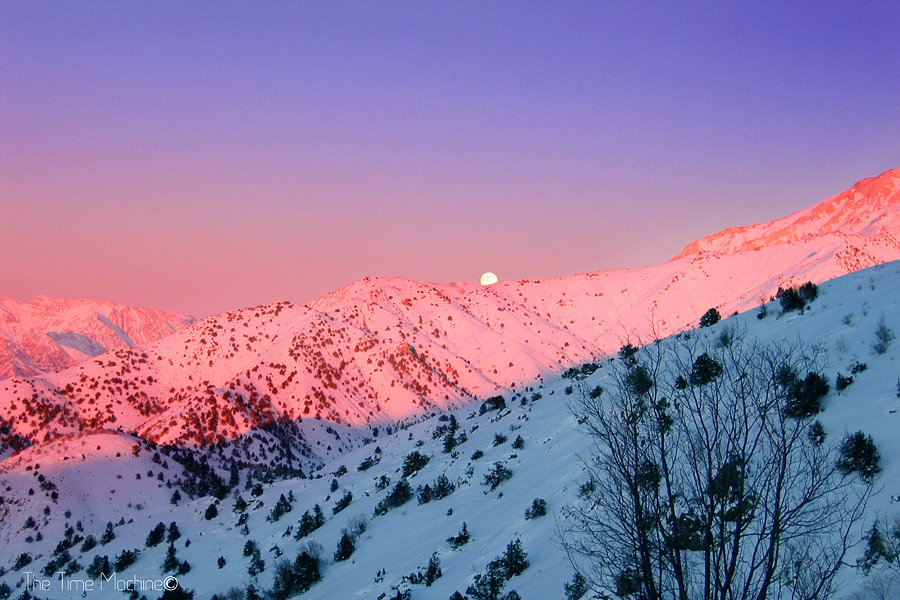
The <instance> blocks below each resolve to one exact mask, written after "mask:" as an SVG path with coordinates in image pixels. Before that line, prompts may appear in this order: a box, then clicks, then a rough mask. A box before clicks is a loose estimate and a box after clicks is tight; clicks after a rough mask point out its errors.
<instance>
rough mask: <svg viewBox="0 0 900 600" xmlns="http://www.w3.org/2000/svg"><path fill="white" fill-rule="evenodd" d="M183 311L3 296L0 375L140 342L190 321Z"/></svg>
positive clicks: (25, 373) (45, 368) (37, 370)
mask: <svg viewBox="0 0 900 600" xmlns="http://www.w3.org/2000/svg"><path fill="white" fill-rule="evenodd" d="M193 321H194V319H193V318H191V317H189V316H188V315H185V314H180V313H172V312H165V311H162V310H157V309H153V308H142V307H132V306H126V305H124V304H116V303H114V302H96V301H94V300H68V299H66V298H48V297H46V296H38V297H37V298H35V299H34V300H32V301H31V302H22V301H21V300H16V299H15V298H3V299H0V379H5V378H7V377H29V376H32V375H40V374H42V373H50V372H54V371H61V370H62V369H66V368H68V367H71V366H73V365H76V364H78V363H80V362H82V361H83V360H86V359H88V358H90V357H92V356H97V355H98V354H103V353H104V352H107V351H109V350H116V349H118V348H124V347H131V346H140V345H143V344H149V343H150V342H155V341H156V340H158V339H160V338H163V337H165V336H167V335H171V334H172V333H175V332H176V331H179V330H181V329H183V328H184V327H186V326H187V325H189V324H190V323H192V322H193Z"/></svg>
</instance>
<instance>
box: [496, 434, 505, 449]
mask: <svg viewBox="0 0 900 600" xmlns="http://www.w3.org/2000/svg"><path fill="white" fill-rule="evenodd" d="M506 439H507V438H506V436H505V435H503V434H502V433H495V434H494V444H493V445H494V447H495V448H496V447H497V446H499V445H501V444H505V443H506Z"/></svg>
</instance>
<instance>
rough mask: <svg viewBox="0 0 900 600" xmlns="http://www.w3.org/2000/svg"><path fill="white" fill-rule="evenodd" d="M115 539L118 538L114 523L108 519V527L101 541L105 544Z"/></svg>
mask: <svg viewBox="0 0 900 600" xmlns="http://www.w3.org/2000/svg"><path fill="white" fill-rule="evenodd" d="M114 539H116V534H115V532H114V531H113V524H112V522H111V521H107V523H106V529H105V530H104V531H103V535H102V536H100V543H101V544H102V545H104V546H105V545H106V544H108V543H110V542H111V541H113V540H114Z"/></svg>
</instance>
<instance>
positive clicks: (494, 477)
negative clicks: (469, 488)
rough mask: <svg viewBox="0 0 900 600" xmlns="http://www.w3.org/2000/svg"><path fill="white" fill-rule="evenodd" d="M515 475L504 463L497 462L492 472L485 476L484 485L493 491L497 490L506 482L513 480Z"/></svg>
mask: <svg viewBox="0 0 900 600" xmlns="http://www.w3.org/2000/svg"><path fill="white" fill-rule="evenodd" d="M512 476H513V473H512V471H511V470H510V469H508V468H507V467H506V466H505V465H504V464H503V463H501V462H495V463H494V466H493V467H492V468H491V470H490V471H489V472H487V473H485V475H484V485H486V486H488V487H490V489H491V491H493V490H495V489H497V486H499V485H500V484H501V483H503V482H504V481H507V480H509V479H511V478H512Z"/></svg>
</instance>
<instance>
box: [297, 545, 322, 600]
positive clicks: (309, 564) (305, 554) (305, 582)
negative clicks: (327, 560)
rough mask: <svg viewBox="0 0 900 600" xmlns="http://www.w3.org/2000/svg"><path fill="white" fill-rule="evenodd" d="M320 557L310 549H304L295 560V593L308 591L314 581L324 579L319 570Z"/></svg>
mask: <svg viewBox="0 0 900 600" xmlns="http://www.w3.org/2000/svg"><path fill="white" fill-rule="evenodd" d="M319 568H320V565H319V557H318V555H317V554H316V553H314V552H310V550H309V549H306V550H302V551H301V552H300V554H298V555H297V558H296V559H295V560H294V586H293V591H294V592H295V593H303V592H305V591H307V590H308V589H309V588H310V587H312V585H313V584H314V583H316V582H317V581H319V580H321V579H322V575H321V573H320V571H319Z"/></svg>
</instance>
